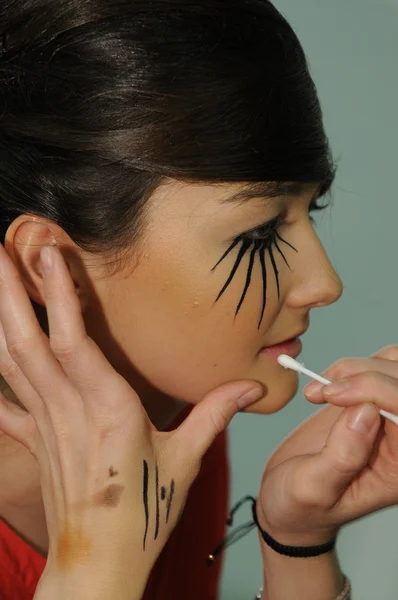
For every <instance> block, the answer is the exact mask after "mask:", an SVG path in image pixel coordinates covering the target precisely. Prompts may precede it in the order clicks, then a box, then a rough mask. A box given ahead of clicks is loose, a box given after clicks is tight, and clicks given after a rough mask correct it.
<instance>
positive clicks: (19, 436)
mask: <svg viewBox="0 0 398 600" xmlns="http://www.w3.org/2000/svg"><path fill="white" fill-rule="evenodd" d="M35 427H36V426H35V421H34V419H33V417H32V415H31V414H29V413H27V412H25V411H24V410H22V409H21V408H19V406H16V405H15V404H13V403H12V402H10V401H9V400H7V398H6V397H5V396H4V394H2V393H1V392H0V431H2V432H3V433H4V434H5V435H7V436H9V437H11V438H13V439H14V440H16V441H17V442H19V443H20V444H23V446H25V448H27V449H28V450H29V451H30V452H32V449H33V446H32V437H33V433H34V431H35Z"/></svg>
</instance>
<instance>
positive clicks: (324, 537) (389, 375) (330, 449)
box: [257, 346, 398, 546]
mask: <svg viewBox="0 0 398 600" xmlns="http://www.w3.org/2000/svg"><path fill="white" fill-rule="evenodd" d="M323 376H324V377H326V378H327V379H329V380H331V381H336V380H341V379H344V381H343V382H341V383H343V386H342V387H341V388H340V395H332V392H333V387H334V386H332V385H330V386H322V385H321V384H318V383H313V384H310V385H309V386H307V387H306V388H305V389H304V393H305V395H306V397H307V398H308V399H309V400H310V401H311V402H314V403H319V404H321V403H324V402H325V401H328V402H329V403H330V404H329V405H328V406H326V407H325V408H323V409H321V410H320V411H318V412H317V413H315V414H314V415H312V416H311V417H310V418H309V419H307V420H306V421H305V422H304V423H302V424H301V425H300V426H299V427H297V428H296V429H295V430H294V431H293V432H292V433H291V434H290V435H289V436H288V437H287V438H286V440H284V442H282V444H281V445H280V446H279V447H278V449H277V450H276V451H275V453H274V454H273V455H272V457H271V459H270V460H269V462H268V464H267V466H266V469H265V472H264V478H263V482H262V487H261V491H260V494H259V498H258V501H257V510H258V516H259V521H260V524H261V525H262V527H263V529H265V530H266V531H268V532H269V533H270V535H271V536H273V537H274V538H275V539H276V540H277V541H279V542H281V543H283V544H291V545H295V546H307V545H316V544H321V543H325V542H327V541H329V540H330V539H332V537H333V536H334V535H335V534H336V533H337V531H338V529H339V527H340V526H341V525H343V524H345V523H348V522H350V521H354V520H356V519H358V518H360V517H362V516H364V515H367V514H370V513H372V512H376V511H378V510H380V509H382V508H385V507H388V506H392V505H395V504H398V426H397V425H395V424H394V423H392V422H391V421H389V420H386V419H384V417H381V416H380V415H379V409H384V410H387V411H389V412H392V413H395V414H398V346H389V347H388V348H385V349H383V350H380V351H379V352H378V353H377V354H375V355H373V356H372V357H370V358H363V359H344V360H340V361H338V362H337V363H335V364H334V365H333V366H332V367H330V368H329V369H328V370H327V371H325V372H324V373H323ZM335 389H336V391H338V389H339V388H335ZM311 390H312V392H313V393H312V395H311V396H310V394H309V393H308V392H310V391H311ZM333 405H334V406H333ZM360 411H364V412H363V413H362V419H359V418H358V415H359V413H360ZM350 422H351V423H356V424H357V425H358V427H359V429H357V430H352V429H350V427H349V423H350Z"/></svg>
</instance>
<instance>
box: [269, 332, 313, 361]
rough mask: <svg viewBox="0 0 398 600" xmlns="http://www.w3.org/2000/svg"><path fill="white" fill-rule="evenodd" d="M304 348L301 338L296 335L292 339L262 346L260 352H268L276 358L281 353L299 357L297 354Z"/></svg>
mask: <svg viewBox="0 0 398 600" xmlns="http://www.w3.org/2000/svg"><path fill="white" fill-rule="evenodd" d="M302 350H303V344H302V342H301V340H300V338H298V337H295V338H292V339H290V340H285V341H284V342H280V343H279V344H275V345H274V346H266V347H265V348H261V350H260V354H266V355H267V356H269V357H270V358H273V359H275V360H276V359H277V358H278V356H280V354H287V356H291V357H292V358H297V356H298V355H299V354H301V352H302Z"/></svg>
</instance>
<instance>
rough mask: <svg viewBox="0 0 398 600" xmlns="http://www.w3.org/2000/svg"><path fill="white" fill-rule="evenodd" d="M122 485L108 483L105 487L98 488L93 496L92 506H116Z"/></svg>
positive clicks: (121, 491) (122, 488)
mask: <svg viewBox="0 0 398 600" xmlns="http://www.w3.org/2000/svg"><path fill="white" fill-rule="evenodd" d="M123 490H124V486H123V485H116V484H115V483H114V484H112V485H108V486H107V487H106V488H105V489H103V490H100V491H99V492H97V493H96V494H94V496H93V500H92V504H93V506H100V507H101V506H104V507H105V508H116V506H118V505H119V502H120V498H121V495H122V493H123Z"/></svg>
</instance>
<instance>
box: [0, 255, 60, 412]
mask: <svg viewBox="0 0 398 600" xmlns="http://www.w3.org/2000/svg"><path fill="white" fill-rule="evenodd" d="M0 320H1V325H2V331H1V333H2V340H1V344H2V345H1V353H0V361H1V374H2V376H3V378H4V379H5V381H6V382H7V384H8V385H9V386H10V388H11V389H12V390H13V392H14V394H15V395H16V396H17V398H18V399H19V400H20V401H21V403H22V404H23V405H24V406H26V408H27V409H28V410H29V412H30V413H31V414H32V416H33V417H34V418H35V417H36V416H38V417H41V416H42V414H43V391H44V392H47V398H50V399H51V398H53V399H54V401H55V400H57V402H58V404H59V406H61V407H64V408H65V409H66V408H67V406H68V403H67V402H64V401H63V400H64V399H65V387H66V386H67V385H68V383H67V381H65V380H66V376H65V373H64V372H63V371H62V368H61V366H60V365H59V363H58V362H57V360H56V358H55V356H54V354H53V353H52V352H51V348H50V346H49V342H48V338H47V336H46V334H45V333H44V332H43V330H42V329H41V327H40V325H39V323H38V320H37V317H36V314H35V312H34V310H33V307H32V304H31V301H30V299H29V296H28V294H27V292H26V289H25V287H24V285H23V283H22V281H21V278H20V275H19V273H18V270H17V269H16V267H15V265H14V263H13V262H12V260H11V258H10V257H9V256H8V254H7V252H6V251H5V248H4V247H3V246H2V245H1V244H0ZM57 377H58V380H57ZM59 380H61V381H62V382H63V385H62V386H60V384H59ZM32 390H34V392H35V393H32Z"/></svg>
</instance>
